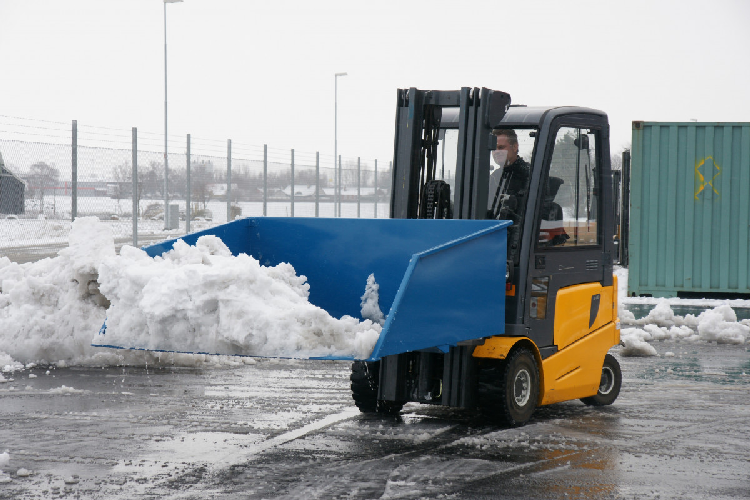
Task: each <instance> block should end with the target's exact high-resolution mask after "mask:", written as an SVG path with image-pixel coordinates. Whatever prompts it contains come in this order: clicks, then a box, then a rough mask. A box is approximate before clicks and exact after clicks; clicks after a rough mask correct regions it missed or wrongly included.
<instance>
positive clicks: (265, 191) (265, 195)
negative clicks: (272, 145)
mask: <svg viewBox="0 0 750 500" xmlns="http://www.w3.org/2000/svg"><path fill="white" fill-rule="evenodd" d="M267 215H268V144H263V217H265V216H267Z"/></svg>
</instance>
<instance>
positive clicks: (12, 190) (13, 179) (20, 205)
mask: <svg viewBox="0 0 750 500" xmlns="http://www.w3.org/2000/svg"><path fill="white" fill-rule="evenodd" d="M25 197H26V184H25V183H24V182H23V181H22V180H21V179H20V178H19V177H18V176H16V175H15V174H14V173H13V172H11V171H10V170H8V169H7V168H5V163H4V162H3V155H2V153H0V214H16V215H18V214H22V213H24V200H25Z"/></svg>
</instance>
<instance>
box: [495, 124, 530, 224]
mask: <svg viewBox="0 0 750 500" xmlns="http://www.w3.org/2000/svg"><path fill="white" fill-rule="evenodd" d="M492 133H493V134H494V135H495V136H497V148H496V149H495V150H494V151H493V152H492V161H493V162H495V164H497V166H498V167H500V168H497V169H495V171H494V172H492V173H491V174H490V188H489V193H488V197H487V218H488V219H507V220H513V222H516V223H520V222H521V221H520V219H521V218H522V216H523V211H524V208H525V205H526V196H527V194H528V191H529V179H530V170H529V164H528V163H526V161H524V159H523V158H521V157H520V156H518V136H517V135H516V131H515V130H512V129H495V130H493V131H492Z"/></svg>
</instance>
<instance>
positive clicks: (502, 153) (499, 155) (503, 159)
mask: <svg viewBox="0 0 750 500" xmlns="http://www.w3.org/2000/svg"><path fill="white" fill-rule="evenodd" d="M492 160H493V161H494V162H495V163H497V164H498V165H499V166H501V167H504V166H505V164H506V163H507V162H508V151H507V150H506V149H496V150H494V151H493V152H492Z"/></svg>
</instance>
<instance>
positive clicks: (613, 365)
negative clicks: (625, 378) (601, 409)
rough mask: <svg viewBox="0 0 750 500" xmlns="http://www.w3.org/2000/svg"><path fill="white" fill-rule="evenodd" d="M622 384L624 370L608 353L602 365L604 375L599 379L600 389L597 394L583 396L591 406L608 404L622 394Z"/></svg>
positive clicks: (584, 400)
mask: <svg viewBox="0 0 750 500" xmlns="http://www.w3.org/2000/svg"><path fill="white" fill-rule="evenodd" d="M621 386H622V371H621V370H620V363H618V362H617V359H615V357H614V356H612V355H611V354H607V355H606V356H604V365H603V366H602V376H601V380H600V381H599V391H598V392H597V393H596V395H594V396H591V397H588V398H583V399H581V401H583V402H584V403H585V404H587V405H590V406H606V405H611V404H612V403H614V402H615V399H617V396H619V395H620V387H621Z"/></svg>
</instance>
